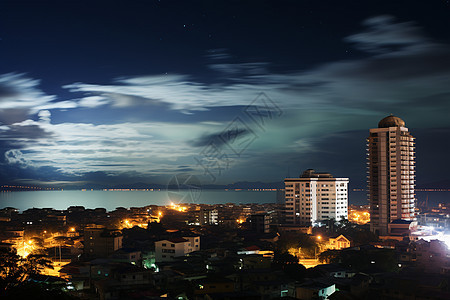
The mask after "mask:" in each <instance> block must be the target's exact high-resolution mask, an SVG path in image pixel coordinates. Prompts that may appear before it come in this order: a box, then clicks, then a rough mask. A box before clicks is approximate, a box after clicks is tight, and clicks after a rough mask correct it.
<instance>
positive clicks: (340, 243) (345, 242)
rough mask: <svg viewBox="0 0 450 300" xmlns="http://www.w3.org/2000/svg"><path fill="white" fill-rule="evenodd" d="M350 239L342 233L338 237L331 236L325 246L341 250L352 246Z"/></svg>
mask: <svg viewBox="0 0 450 300" xmlns="http://www.w3.org/2000/svg"><path fill="white" fill-rule="evenodd" d="M350 244H351V243H350V240H349V239H348V238H346V237H345V236H343V235H342V234H341V235H339V236H337V237H330V238H329V239H328V241H327V242H326V244H325V248H326V249H329V250H341V249H345V248H350Z"/></svg>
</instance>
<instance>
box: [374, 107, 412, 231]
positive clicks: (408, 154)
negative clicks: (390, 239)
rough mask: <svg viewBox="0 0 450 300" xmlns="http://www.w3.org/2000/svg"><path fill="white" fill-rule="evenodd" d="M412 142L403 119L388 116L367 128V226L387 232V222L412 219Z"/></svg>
mask: <svg viewBox="0 0 450 300" xmlns="http://www.w3.org/2000/svg"><path fill="white" fill-rule="evenodd" d="M414 149H415V144H414V137H413V136H412V135H411V134H410V133H409V131H408V128H406V127H405V121H403V120H402V119H400V118H399V117H396V116H393V115H390V116H387V117H386V118H384V119H382V120H381V121H380V122H379V123H378V128H372V129H370V134H369V138H368V139H367V172H368V176H367V177H368V190H369V193H368V195H369V203H370V228H371V230H372V231H373V232H374V233H377V234H380V235H386V234H388V224H389V223H391V222H392V221H394V220H397V219H402V220H406V221H412V220H414V218H415V212H414V208H415V202H416V201H415V150H414Z"/></svg>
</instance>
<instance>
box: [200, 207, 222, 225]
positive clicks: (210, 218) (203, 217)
mask: <svg viewBox="0 0 450 300" xmlns="http://www.w3.org/2000/svg"><path fill="white" fill-rule="evenodd" d="M200 224H201V225H218V224H219V211H218V210H217V209H215V208H214V209H202V210H201V211H200Z"/></svg>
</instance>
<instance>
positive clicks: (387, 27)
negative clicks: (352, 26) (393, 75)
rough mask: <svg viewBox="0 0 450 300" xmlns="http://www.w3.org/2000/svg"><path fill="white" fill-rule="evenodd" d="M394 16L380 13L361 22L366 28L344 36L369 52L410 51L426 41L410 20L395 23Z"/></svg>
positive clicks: (357, 46)
mask: <svg viewBox="0 0 450 300" xmlns="http://www.w3.org/2000/svg"><path fill="white" fill-rule="evenodd" d="M395 21H396V20H395V17H393V16H388V15H382V16H376V17H372V18H369V19H367V20H365V21H364V22H363V25H365V26H366V27H367V30H366V31H364V32H361V33H357V34H354V35H351V36H349V37H347V38H346V40H347V41H348V42H350V43H354V44H355V46H356V48H358V49H360V50H363V51H367V52H370V53H377V54H382V53H390V54H392V53H395V52H404V51H411V50H412V49H414V48H415V46H418V45H420V44H423V43H425V42H427V39H426V38H425V37H424V34H423V32H422V30H421V29H420V28H419V27H418V26H416V25H415V24H414V23H412V22H405V23H396V22H395Z"/></svg>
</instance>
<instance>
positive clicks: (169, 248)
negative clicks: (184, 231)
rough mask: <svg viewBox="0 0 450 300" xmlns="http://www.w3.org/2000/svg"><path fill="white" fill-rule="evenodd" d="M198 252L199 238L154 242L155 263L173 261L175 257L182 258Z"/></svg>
mask: <svg viewBox="0 0 450 300" xmlns="http://www.w3.org/2000/svg"><path fill="white" fill-rule="evenodd" d="M198 250H200V237H199V236H193V237H183V238H172V239H168V240H161V241H157V242H155V260H156V262H167V261H173V260H174V258H175V257H178V256H184V255H186V254H188V253H191V252H193V251H198Z"/></svg>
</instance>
